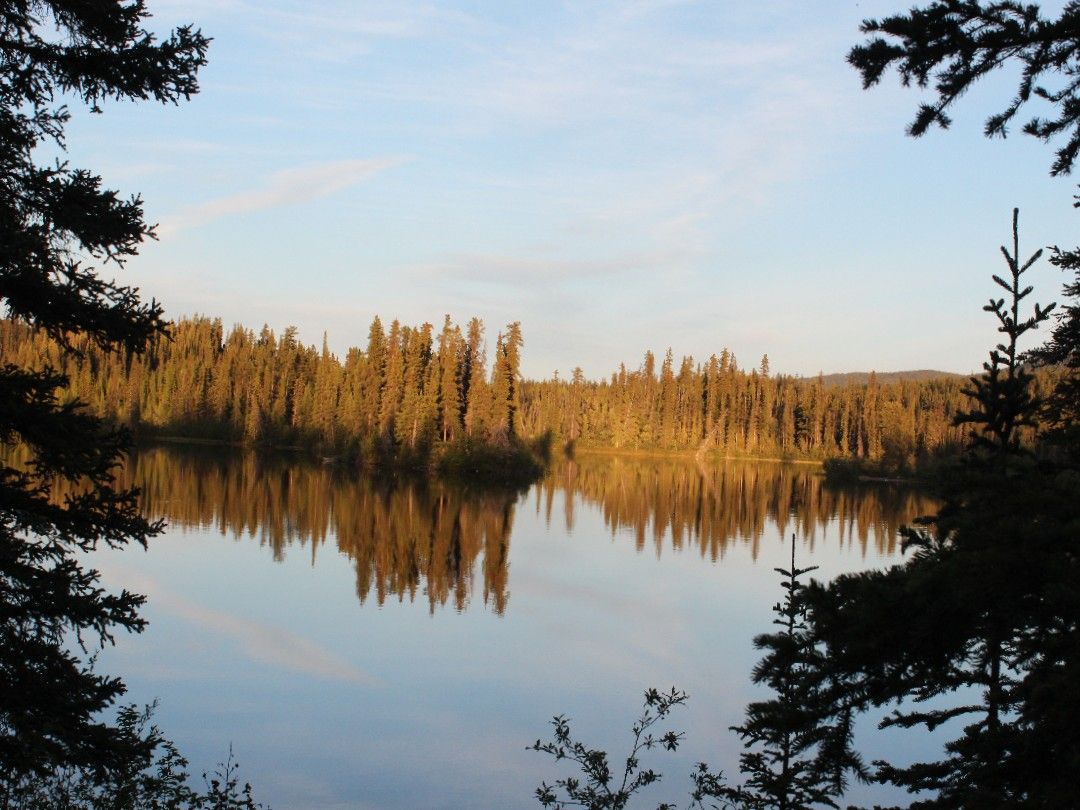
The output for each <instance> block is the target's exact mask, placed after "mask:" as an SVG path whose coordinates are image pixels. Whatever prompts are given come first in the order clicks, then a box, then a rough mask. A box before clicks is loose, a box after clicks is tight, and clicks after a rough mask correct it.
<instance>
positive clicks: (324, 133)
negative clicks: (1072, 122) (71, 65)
mask: <svg viewBox="0 0 1080 810" xmlns="http://www.w3.org/2000/svg"><path fill="white" fill-rule="evenodd" d="M907 5H909V4H908V3H907V2H895V1H894V2H875V1H873V0H860V2H825V1H824V0H822V1H821V2H814V3H807V2H805V0H801V1H800V2H786V0H783V1H781V2H773V1H772V0H770V2H765V3H745V2H727V0H711V1H710V2H688V1H687V2H683V1H682V0H622V2H603V1H598V2H576V0H575V1H574V2H561V3H559V2H536V1H535V0H530V1H529V2H509V1H508V0H495V1H494V2H462V3H449V2H447V3H435V2H414V1H413V0H396V2H384V3H376V2H363V1H362V0H305V1H304V2H300V0H297V1H296V2H286V0H259V2H255V0H250V1H249V0H189V1H187V2H184V1H183V0H150V2H149V3H148V7H149V10H150V11H151V13H152V14H153V15H154V17H153V19H152V20H150V21H149V23H148V24H149V25H150V27H151V28H152V29H153V30H155V31H160V32H165V31H167V30H169V29H170V28H171V27H172V26H176V25H180V24H184V23H194V24H195V25H196V26H197V27H199V28H201V29H202V30H203V32H204V33H205V34H206V35H208V36H210V37H213V42H212V43H211V46H210V51H209V64H208V65H207V66H206V67H205V68H204V69H203V71H202V72H201V74H200V86H201V92H200V93H199V94H198V95H197V96H195V97H194V98H193V99H192V100H191V101H190V102H187V103H182V104H180V105H178V106H168V107H165V106H161V107H156V106H154V105H152V104H150V103H111V104H108V105H106V106H105V110H104V114H103V115H89V114H77V115H76V116H75V118H74V119H73V120H72V122H71V124H70V126H69V128H68V147H69V158H70V160H71V162H72V165H74V166H79V167H85V168H90V169H93V170H94V171H95V172H97V173H100V174H101V175H102V176H103V178H104V181H105V184H106V185H107V186H109V187H111V188H116V189H119V190H120V191H121V192H122V193H123V194H124V195H130V194H135V193H138V194H140V195H141V196H142V198H143V200H144V202H145V210H146V215H147V218H148V220H150V221H151V222H155V223H158V225H159V227H158V236H159V239H158V240H157V241H156V242H151V243H147V244H146V245H144V247H143V249H142V251H141V254H140V255H139V256H138V257H137V258H135V259H133V260H131V261H130V262H129V263H128V264H127V266H126V267H125V268H124V269H123V271H122V272H121V273H120V274H119V275H118V279H119V280H121V281H123V282H124V283H128V284H133V285H136V286H138V287H140V288H141V290H142V291H143V294H144V295H145V296H147V297H151V296H153V297H155V298H157V299H158V300H160V301H162V302H163V303H164V306H165V311H166V314H167V315H168V316H169V317H179V316H182V315H194V314H202V315H210V316H213V317H220V318H221V319H222V320H223V321H224V322H225V324H226V326H230V325H232V324H234V323H240V324H243V325H244V326H247V327H250V328H253V329H256V330H257V329H259V328H261V326H262V325H263V324H264V323H266V324H269V325H270V326H271V327H272V328H273V329H275V330H276V331H278V332H279V333H280V331H281V330H283V329H284V328H285V327H286V326H288V325H295V326H297V327H298V329H299V335H300V338H301V339H302V340H303V341H304V342H307V343H316V344H317V343H319V342H320V341H321V340H322V336H323V333H324V332H325V333H327V335H328V341H329V345H330V347H331V349H332V350H333V351H335V352H337V353H343V352H344V351H345V350H346V349H347V348H348V347H349V346H354V345H359V346H363V345H364V344H365V343H366V339H367V332H368V328H369V325H370V323H371V321H372V319H373V318H374V317H375V316H376V315H379V316H380V317H381V318H382V320H383V322H384V324H386V323H389V321H390V320H392V319H394V318H397V319H399V320H401V321H402V322H403V323H408V324H419V323H422V322H425V321H427V322H431V323H433V324H435V325H436V326H438V325H440V324H441V323H442V320H443V317H444V315H446V314H449V315H450V316H451V317H452V318H453V319H454V320H455V322H458V323H460V324H464V323H465V322H467V321H468V319H469V318H471V317H472V316H474V315H475V316H478V317H480V318H481V319H482V320H483V321H484V322H485V324H486V327H487V337H488V342H489V345H493V344H494V342H495V337H496V334H497V333H498V331H499V330H500V329H501V328H502V327H503V326H504V325H505V324H507V323H509V322H512V321H520V322H521V324H522V330H523V333H524V338H525V345H524V355H523V362H522V371H523V373H524V374H525V375H526V376H528V377H533V378H538V377H548V376H550V375H551V374H552V372H553V371H555V370H558V371H559V372H560V375H567V374H568V373H569V372H570V371H571V370H572V369H573V368H574V367H575V366H580V367H581V368H582V369H583V370H584V372H585V374H586V376H588V377H590V378H600V377H605V376H608V375H610V373H611V372H612V371H614V370H616V369H617V368H618V366H619V363H620V362H625V364H626V366H627V368H629V369H634V368H637V367H638V366H639V365H640V364H641V361H642V358H643V356H644V353H645V351H646V350H652V351H653V352H654V353H656V354H657V355H662V354H663V352H664V351H666V350H667V348H669V347H670V348H671V349H672V350H673V352H674V354H675V356H676V358H681V357H682V356H684V355H692V356H693V357H695V358H696V359H699V360H703V359H705V358H707V357H708V356H709V354H711V353H714V352H715V353H719V352H720V351H721V350H722V349H724V348H728V349H729V350H731V351H733V352H734V353H735V355H736V357H737V359H738V362H739V364H740V365H741V366H743V367H749V366H756V365H757V364H758V362H759V361H760V359H761V356H762V355H764V354H768V356H769V360H770V366H771V368H772V370H773V372H781V373H788V374H801V375H804V376H810V375H816V374H817V373H818V372H819V371H824V372H826V373H829V372H840V371H856V370H862V371H869V370H872V369H873V370H877V371H895V370H903V369H916V368H935V369H941V370H946V371H955V372H969V371H972V370H975V369H977V368H978V367H979V366H980V364H981V363H982V362H983V360H984V359H985V357H986V352H987V350H988V349H989V347H990V346H991V345H992V344H993V343H994V342H996V337H997V336H996V333H995V332H994V323H993V321H992V319H991V316H990V315H988V314H987V313H985V312H982V310H981V307H982V305H983V304H984V303H985V302H986V300H987V299H988V298H989V296H990V295H992V294H994V292H995V288H994V287H993V284H992V282H991V281H990V274H991V273H1000V272H1001V271H1002V270H1003V269H1004V267H1005V266H1004V263H1003V261H1002V258H1001V255H1000V253H999V248H998V246H999V245H1001V244H1005V243H1006V242H1007V241H1008V240H1010V239H1011V235H1010V225H1011V211H1012V209H1013V207H1019V208H1020V211H1021V214H1020V217H1021V250H1022V252H1024V253H1030V252H1032V251H1034V250H1035V249H1036V248H1038V247H1042V246H1046V245H1051V244H1061V245H1062V246H1070V247H1071V246H1073V245H1074V244H1075V241H1076V240H1075V239H1073V234H1074V233H1075V230H1076V228H1075V226H1076V222H1077V219H1076V218H1077V217H1078V216H1080V213H1077V212H1074V211H1073V209H1072V205H1071V203H1072V196H1073V194H1074V193H1075V192H1076V186H1075V181H1074V180H1072V179H1070V178H1068V177H1066V178H1051V177H1050V176H1049V167H1050V164H1051V161H1052V159H1053V148H1052V146H1047V145H1045V144H1042V143H1040V142H1038V141H1035V140H1034V139H1032V138H1029V137H1027V136H1024V135H1021V134H1020V133H1019V127H1017V128H1016V129H1017V133H1016V134H1015V135H1012V136H1010V137H1009V138H1007V139H1005V140H1001V139H996V140H987V139H985V138H984V137H983V136H982V134H981V133H982V125H983V121H984V120H985V118H986V117H987V116H988V115H989V114H991V113H992V112H996V111H998V110H999V109H1000V108H1001V107H1002V106H1003V105H1004V104H1005V103H1006V101H1007V100H1008V99H1009V98H1011V94H1012V91H1013V89H1014V85H1013V83H1012V79H1011V75H1010V74H1007V73H1004V74H1001V75H1000V76H999V77H996V78H994V79H992V80H990V81H987V82H986V83H985V84H984V86H981V87H978V88H976V89H975V90H973V91H972V92H971V93H969V94H968V96H966V97H965V98H963V99H961V101H960V103H959V104H958V106H957V107H956V109H955V110H954V114H953V119H954V123H953V127H952V128H951V129H950V130H949V131H947V132H942V131H940V130H938V131H934V132H932V133H930V134H928V135H926V136H924V137H923V138H920V139H912V138H908V137H906V136H905V134H904V129H905V126H906V125H907V124H908V123H909V121H910V120H911V117H912V115H913V114H914V112H915V108H916V105H917V103H918V102H919V101H920V99H921V98H923V96H922V95H921V94H920V92H919V91H918V90H915V89H912V88H902V87H900V85H899V82H898V81H897V80H896V78H895V76H890V77H889V78H888V79H887V80H886V81H885V82H884V83H883V84H882V85H881V86H879V87H876V88H874V89H872V90H870V91H864V90H862V88H861V82H860V79H859V76H858V74H857V73H856V72H855V71H854V70H853V69H852V68H850V67H848V66H847V64H846V62H845V54H846V53H847V51H848V49H850V47H851V46H852V45H854V44H856V43H858V42H860V41H861V39H862V37H861V35H860V34H859V31H858V26H859V23H860V21H861V20H862V19H864V18H866V17H873V16H882V15H885V14H888V13H889V12H894V11H899V10H902V9H905V8H906V7H907ZM108 272H109V273H111V272H112V271H111V270H110V271H108ZM1030 278H1031V280H1032V283H1033V284H1034V285H1035V287H1036V297H1037V298H1038V300H1039V301H1040V302H1046V301H1048V300H1054V299H1055V298H1057V297H1058V293H1059V290H1060V286H1061V283H1062V281H1063V278H1062V277H1061V274H1060V272H1059V271H1057V270H1056V269H1055V268H1053V267H1051V266H1050V265H1049V264H1047V263H1046V261H1045V259H1044V260H1043V261H1042V262H1041V263H1040V264H1038V265H1036V267H1035V268H1034V269H1033V270H1032V271H1031V274H1030Z"/></svg>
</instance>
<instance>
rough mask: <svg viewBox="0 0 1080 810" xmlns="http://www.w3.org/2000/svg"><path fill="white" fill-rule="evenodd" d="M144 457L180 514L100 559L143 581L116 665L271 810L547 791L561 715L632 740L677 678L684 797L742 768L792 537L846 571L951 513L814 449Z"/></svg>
mask: <svg viewBox="0 0 1080 810" xmlns="http://www.w3.org/2000/svg"><path fill="white" fill-rule="evenodd" d="M126 476H127V479H128V482H129V483H134V484H136V485H138V486H139V487H141V488H142V489H143V502H144V506H145V510H146V512H147V514H149V515H151V516H153V517H155V518H158V517H160V518H165V519H166V520H167V521H168V523H169V528H168V529H167V530H166V532H165V534H164V535H162V536H161V537H159V538H157V539H156V540H155V541H154V542H153V543H152V545H151V548H150V550H149V551H148V552H145V553H144V552H143V551H141V550H140V549H137V548H136V549H127V550H124V551H119V552H99V553H97V554H95V555H94V557H93V563H94V565H96V566H97V567H98V568H99V569H100V570H101V571H102V574H103V578H104V580H105V582H106V583H107V584H108V585H109V586H110V587H116V588H118V587H121V586H124V587H128V588H130V589H132V590H137V591H139V592H141V593H144V594H147V595H148V597H149V603H148V605H147V607H146V609H145V615H146V616H147V618H148V619H149V620H150V627H149V628H148V629H147V630H146V632H144V633H143V634H141V635H138V636H126V637H122V638H120V639H118V644H117V646H116V647H115V648H113V649H109V650H107V651H106V652H105V653H104V654H103V655H102V658H101V666H102V668H103V670H104V671H116V672H120V673H122V674H123V675H124V677H125V679H126V680H127V683H128V684H129V686H130V693H129V697H130V699H132V700H134V701H137V702H140V703H143V702H149V701H151V700H153V699H159V701H160V703H159V708H158V712H157V716H156V722H157V723H158V725H159V726H160V727H161V728H163V729H164V730H165V731H166V733H167V735H168V736H169V737H170V738H171V739H173V740H174V741H175V742H176V743H177V744H178V745H179V747H180V749H181V750H182V751H183V752H184V753H185V754H186V755H187V756H188V758H189V759H190V760H191V762H192V770H193V771H194V772H196V773H198V772H201V771H202V770H204V769H209V768H210V767H211V766H212V765H213V764H214V763H215V762H218V761H220V760H222V759H224V757H225V756H226V754H227V753H228V749H229V746H230V744H231V745H232V746H233V750H234V752H235V754H236V757H237V759H238V760H239V761H240V764H241V776H242V777H243V778H244V779H247V780H250V781H251V782H253V783H254V785H255V787H256V796H257V797H258V798H259V799H260V800H261V801H263V802H267V803H270V804H271V805H273V807H275V808H279V810H281V809H282V808H330V807H335V808H336V807H348V808H367V807H370V808H425V807H433V808H462V807H470V808H472V807H476V808H518V807H535V806H537V805H536V803H535V800H534V799H533V798H532V794H533V790H534V789H535V787H536V786H537V785H538V784H539V782H540V781H541V779H546V780H548V781H549V782H550V781H553V780H554V779H555V778H557V777H558V776H559V775H569V774H570V771H569V770H568V768H566V767H564V765H565V764H564V763H561V764H559V765H556V764H555V763H554V761H552V760H551V759H550V758H548V757H546V756H545V755H542V754H538V753H535V752H531V751H526V750H525V746H526V745H527V744H528V743H530V742H532V741H534V740H536V739H537V737H545V738H546V737H547V736H548V730H549V726H548V721H549V720H550V718H551V716H552V715H554V714H557V713H565V714H567V715H569V716H570V717H571V718H573V721H574V728H575V731H576V732H578V733H579V735H580V737H581V738H582V739H583V740H585V741H586V742H588V743H590V744H594V745H597V746H601V747H605V748H606V749H607V750H608V751H609V752H611V753H612V754H621V753H624V752H625V750H626V744H627V741H628V739H629V734H628V730H629V728H630V724H631V722H632V721H633V719H634V718H635V716H636V714H637V712H638V711H639V710H640V706H641V696H642V691H643V690H644V689H645V688H646V687H649V686H657V687H669V686H671V685H673V684H674V685H675V686H678V687H679V688H680V689H683V690H686V691H687V692H689V693H690V696H691V697H690V702H689V705H688V706H687V707H686V708H684V709H683V710H682V711H681V712H680V713H677V714H676V716H675V719H674V726H675V727H676V728H680V729H682V730H685V731H686V733H687V734H686V741H685V743H684V745H683V747H682V748H681V749H680V751H679V752H678V753H677V755H673V754H666V753H662V754H657V755H656V756H655V758H654V759H653V760H651V761H650V764H653V765H654V767H656V768H657V770H660V771H661V772H662V773H663V774H664V780H663V781H662V782H661V784H660V785H659V786H658V787H657V789H656V790H655V791H654V792H653V793H651V794H650V797H653V798H655V800H656V801H659V800H664V799H666V800H671V801H677V802H679V803H680V806H681V805H683V804H685V797H686V788H687V786H688V784H689V783H688V780H687V779H686V774H688V773H689V771H690V769H691V768H692V766H693V764H694V763H695V762H697V761H700V760H705V761H707V762H709V763H710V764H711V765H712V766H713V767H719V768H722V769H723V770H724V771H725V772H726V773H728V774H729V775H734V776H737V761H738V753H739V751H740V750H741V749H740V746H739V743H738V741H737V740H736V739H735V738H734V736H733V735H732V734H731V733H730V732H729V731H728V730H727V729H728V726H730V725H732V724H735V723H739V722H741V721H742V719H743V712H744V709H745V705H746V703H747V701H748V700H751V699H753V698H755V697H757V696H758V695H759V694H760V693H758V692H757V691H756V690H755V688H754V687H753V686H752V685H751V684H750V682H749V673H750V670H751V668H752V667H753V664H754V662H755V661H756V660H757V657H758V655H757V653H756V652H755V651H754V649H753V645H752V641H751V640H752V638H753V636H754V635H755V634H756V633H759V632H763V631H766V630H768V629H769V627H770V621H771V618H772V615H771V613H770V608H771V606H772V605H773V604H774V603H775V602H776V601H777V600H778V599H779V598H780V596H781V590H780V587H779V576H778V575H777V574H776V573H775V572H774V571H773V568H774V567H775V566H785V565H786V564H787V561H788V555H789V554H790V547H789V542H790V538H791V535H792V534H795V535H796V536H797V538H798V540H797V554H798V562H799V564H800V565H817V566H820V570H819V571H817V572H816V576H819V577H822V578H824V577H831V576H834V575H836V574H838V573H841V572H845V571H856V570H860V569H865V568H869V567H875V566H884V565H887V564H889V563H890V562H893V561H897V560H898V559H899V542H898V539H897V529H898V527H899V526H900V525H902V524H903V523H905V522H909V521H911V520H912V519H913V518H915V517H916V516H917V515H920V514H927V513H930V512H932V511H933V510H934V508H935V503H934V502H932V501H930V500H928V499H927V498H925V497H922V496H920V495H919V494H918V493H916V492H913V491H912V490H907V489H899V488H896V487H889V486H865V487H859V488H844V489H838V488H831V487H827V486H825V485H824V483H823V480H822V478H821V476H820V474H819V473H818V471H817V469H816V468H814V467H811V466H805V465H783V464H770V463H761V462H731V463H724V464H719V465H713V466H698V465H695V464H694V463H693V462H688V461H673V460H655V459H639V458H633V459H631V458H625V457H606V456H591V455H589V456H583V457H581V458H579V459H578V460H577V461H567V462H561V463H558V464H556V465H555V467H554V469H553V470H552V472H551V473H550V475H548V477H547V478H545V479H544V480H543V481H542V482H540V483H538V484H536V485H535V486H533V487H531V488H529V489H527V490H524V491H512V490H489V489H481V488H476V487H460V486H453V485H448V484H441V483H437V482H436V483H428V484H418V483H415V482H409V481H405V480H397V481H374V480H371V479H368V478H362V477H356V476H352V475H349V474H347V473H346V472H345V471H343V470H340V469H336V468H333V467H326V466H319V465H314V464H308V463H302V462H294V461H289V460H283V459H280V458H266V457H261V456H256V455H253V454H240V453H235V454H226V453H222V452H220V451H214V452H211V451H208V450H205V451H204V450H200V449H172V448H160V449H150V450H143V451H141V452H140V453H138V454H137V455H136V456H135V457H133V459H132V460H131V462H130V463H129V467H128V470H127V472H126ZM863 725H865V726H867V727H870V728H872V725H873V723H872V722H870V721H867V722H866V723H864V724H863ZM909 744H911V742H910V741H907V740H903V738H902V737H900V738H897V739H893V738H892V737H880V736H876V737H875V738H874V739H873V740H872V741H871V742H870V743H868V744H866V745H865V746H864V748H865V750H866V752H867V754H868V759H872V758H873V757H874V756H877V755H880V754H882V753H889V754H891V755H894V756H897V757H898V758H901V757H904V756H911V755H914V752H911V751H907V750H905V749H904V747H903V746H905V745H909ZM871 795H873V794H871V793H869V792H867V791H866V789H860V790H858V791H854V792H853V793H852V794H851V798H852V799H857V800H860V801H861V800H864V798H869V797H870V796H871ZM897 798H899V797H897ZM652 806H655V802H654V804H653V805H652Z"/></svg>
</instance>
